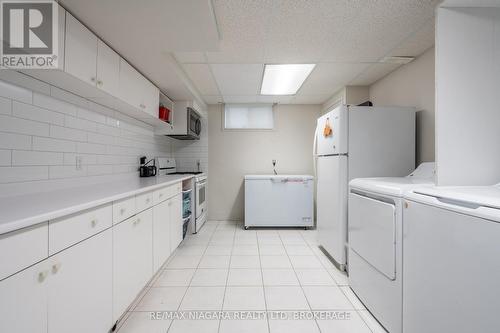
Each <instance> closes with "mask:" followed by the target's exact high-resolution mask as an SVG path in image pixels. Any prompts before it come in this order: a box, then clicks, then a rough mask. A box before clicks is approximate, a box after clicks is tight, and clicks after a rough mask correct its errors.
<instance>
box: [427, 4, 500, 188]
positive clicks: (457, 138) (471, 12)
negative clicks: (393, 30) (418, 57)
mask: <svg viewBox="0 0 500 333" xmlns="http://www.w3.org/2000/svg"><path fill="white" fill-rule="evenodd" d="M436 80H437V87H436V92H437V99H436V102H437V103H436V106H437V112H436V162H437V174H436V176H437V182H438V184H439V185H492V184H495V183H498V182H500V154H499V152H500V130H499V125H500V107H499V104H498V96H499V93H500V8H454V9H452V8H439V9H438V11H437V24H436Z"/></svg>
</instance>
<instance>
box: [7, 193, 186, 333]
mask: <svg viewBox="0 0 500 333" xmlns="http://www.w3.org/2000/svg"><path fill="white" fill-rule="evenodd" d="M179 188H180V187H179ZM130 200H131V201H130V202H131V203H132V202H133V203H135V201H134V200H135V198H131V199H130ZM152 200H153V196H151V198H150V201H152ZM123 202H124V201H121V202H119V203H117V204H118V205H119V204H120V203H123ZM115 206H116V205H115V204H114V205H113V210H116V209H115V208H117V209H118V208H119V207H118V206H116V207H115ZM132 206H133V207H132ZM120 207H121V206H120ZM123 207H125V206H123ZM123 207H122V208H123ZM131 207H132V208H134V209H135V205H131ZM102 209H105V211H106V214H104V213H103V214H100V213H102V212H101V210H102ZM134 209H132V211H133V210H134ZM96 214H97V215H96ZM94 215H96V216H98V217H99V219H98V222H97V218H96V217H95V216H94ZM94 220H95V221H94ZM93 221H94V222H96V223H92V222H93ZM57 223H61V225H59V226H58V227H61V228H57V229H54V228H52V229H50V228H49V227H48V225H47V223H45V224H42V225H40V226H37V227H34V228H33V230H34V231H33V230H31V229H27V230H23V231H18V232H15V233H11V234H8V235H7V236H3V237H2V238H0V240H1V241H2V242H1V243H0V245H4V247H3V248H2V247H1V246H0V249H4V250H5V251H18V250H21V249H26V247H27V246H28V243H29V244H31V246H33V244H34V245H36V246H35V249H37V250H38V251H35V252H34V253H35V254H36V255H31V252H27V253H28V254H30V256H27V255H24V256H23V257H22V258H21V259H23V260H21V261H20V262H19V264H18V265H17V266H15V267H13V268H9V267H8V268H9V269H8V270H5V272H4V273H5V274H4V275H3V276H2V275H0V279H2V278H3V280H0V332H2V333H3V332H8V333H26V332H29V333H66V332H75V333H88V332H96V333H97V332H103V333H105V332H108V331H109V330H110V329H111V328H112V327H113V325H114V323H115V322H116V321H117V320H118V319H119V318H120V317H121V316H122V314H123V313H124V312H125V311H126V310H127V308H128V307H129V306H130V305H131V304H132V302H133V301H134V299H135V298H136V296H137V295H138V294H139V293H140V292H141V290H142V289H143V288H144V286H145V285H146V284H147V282H148V281H149V280H150V279H151V277H152V276H153V274H154V272H156V271H157V270H158V269H159V268H160V267H161V265H162V264H163V263H164V262H165V261H166V260H167V259H168V257H169V256H170V253H171V252H172V251H173V250H175V248H177V246H178V245H179V244H180V242H181V241H182V238H183V237H182V235H183V230H182V227H183V223H182V194H177V195H176V196H174V197H172V198H170V199H168V200H166V201H162V202H160V203H159V204H157V205H156V206H154V207H152V208H149V209H146V210H144V211H143V212H141V213H139V214H137V215H134V216H132V217H130V218H128V219H127V220H125V221H123V222H120V223H117V224H114V225H113V226H112V223H111V207H110V206H109V205H108V206H106V207H104V208H102V207H101V208H97V209H95V210H93V211H88V212H84V213H81V214H80V215H75V216H71V217H68V218H65V219H62V220H58V221H57ZM64 223H67V224H68V226H72V227H71V228H62V226H63V225H62V224H64ZM89 223H90V225H91V226H93V225H94V224H95V225H96V226H97V225H101V223H102V225H103V226H106V227H108V228H107V229H104V230H103V231H101V232H99V233H97V234H93V235H92V234H90V233H89V232H88V230H87V229H86V228H85V227H86V226H88V224H89ZM82 226H83V227H82ZM39 228H42V229H41V230H42V232H44V233H42V234H41V236H40V235H39V234H38V231H37V230H38V229H39ZM92 230H93V229H92ZM27 232H29V235H28V234H27V235H28V236H30V237H28V236H23V234H25V233H27ZM33 232H35V233H34V234H33V235H35V236H36V235H39V237H38V238H43V239H44V240H45V241H44V242H36V241H34V240H36V239H38V238H36V237H35V238H33V237H32V236H31V233H33ZM47 236H48V237H47ZM86 237H88V238H86ZM47 238H48V240H47ZM56 241H57V242H60V244H63V245H64V246H56V247H54V249H56V248H57V250H54V251H53V252H52V253H54V254H52V253H50V254H51V255H50V257H48V255H49V251H48V248H49V244H51V243H54V242H56ZM75 243H76V244H75ZM73 244H75V245H73ZM64 247H67V248H66V249H64V250H61V249H62V248H64ZM57 251H59V252H57ZM18 257H19V256H18ZM3 258H7V257H5V256H4V257H3ZM16 258H17V257H14V256H13V255H12V253H11V255H10V256H9V258H7V260H14V259H16ZM0 259H2V258H0ZM39 260H41V261H40V262H38V263H37V261H39ZM30 265H31V266H30ZM24 267H26V268H24ZM21 269H22V270H21ZM19 270H21V271H19ZM0 272H2V270H0ZM16 272H17V273H16ZM9 274H13V275H10V276H9ZM6 276H9V277H6ZM5 277H6V278H5Z"/></svg>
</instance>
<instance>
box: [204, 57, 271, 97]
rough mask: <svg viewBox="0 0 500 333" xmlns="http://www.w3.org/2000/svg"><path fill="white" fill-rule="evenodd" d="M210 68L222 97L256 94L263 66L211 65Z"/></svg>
mask: <svg viewBox="0 0 500 333" xmlns="http://www.w3.org/2000/svg"><path fill="white" fill-rule="evenodd" d="M210 66H211V67H212V73H213V74H214V76H215V80H216V81H217V85H218V87H219V90H220V92H221V94H222V95H223V96H242V95H257V94H258V92H259V89H260V84H261V81H262V71H263V68H264V65H263V64H212V65H210Z"/></svg>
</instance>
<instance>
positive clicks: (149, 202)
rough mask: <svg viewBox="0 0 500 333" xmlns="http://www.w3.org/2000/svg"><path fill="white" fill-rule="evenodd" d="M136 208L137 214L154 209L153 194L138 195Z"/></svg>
mask: <svg viewBox="0 0 500 333" xmlns="http://www.w3.org/2000/svg"><path fill="white" fill-rule="evenodd" d="M135 206H136V208H137V212H142V211H143V210H146V209H148V208H151V207H153V192H148V193H144V194H139V195H136V196H135Z"/></svg>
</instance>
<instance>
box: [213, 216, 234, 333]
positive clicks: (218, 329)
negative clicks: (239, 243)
mask: <svg viewBox="0 0 500 333" xmlns="http://www.w3.org/2000/svg"><path fill="white" fill-rule="evenodd" d="M218 228H219V225H218V226H217V229H218ZM217 229H216V230H217ZM214 233H215V232H214ZM235 238H236V231H234V233H233V242H232V244H231V253H230V254H229V265H228V268H227V275H226V285H225V286H224V296H223V297H222V304H221V309H220V311H221V312H222V311H223V310H224V301H225V300H226V292H227V282H228V280H229V270H230V269H231V261H232V260H233V250H234V240H235ZM221 325H222V320H221V319H219V325H218V327H217V332H219V333H220V328H221Z"/></svg>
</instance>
